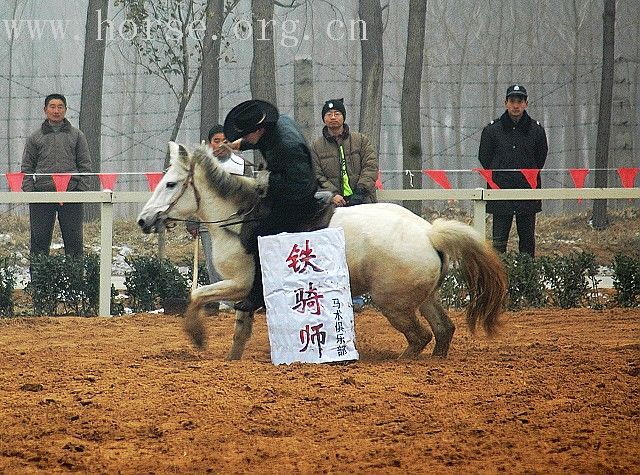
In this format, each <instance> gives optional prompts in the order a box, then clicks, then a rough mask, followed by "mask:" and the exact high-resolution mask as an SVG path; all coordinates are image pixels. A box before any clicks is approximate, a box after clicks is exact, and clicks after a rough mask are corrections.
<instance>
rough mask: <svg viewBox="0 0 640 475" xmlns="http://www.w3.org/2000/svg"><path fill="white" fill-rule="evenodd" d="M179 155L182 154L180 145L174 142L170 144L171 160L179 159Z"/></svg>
mask: <svg viewBox="0 0 640 475" xmlns="http://www.w3.org/2000/svg"><path fill="white" fill-rule="evenodd" d="M179 153H180V147H179V145H178V144H177V143H175V142H173V141H171V142H169V157H171V160H174V159H176V158H178V154H179Z"/></svg>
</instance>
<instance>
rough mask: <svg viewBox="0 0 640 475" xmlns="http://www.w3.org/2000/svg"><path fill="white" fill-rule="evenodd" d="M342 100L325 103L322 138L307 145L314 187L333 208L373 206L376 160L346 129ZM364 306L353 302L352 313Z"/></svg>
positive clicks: (364, 143) (363, 142)
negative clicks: (327, 193)
mask: <svg viewBox="0 0 640 475" xmlns="http://www.w3.org/2000/svg"><path fill="white" fill-rule="evenodd" d="M346 117H347V112H346V109H345V107H344V100H343V99H329V100H328V101H326V102H325V103H324V105H323V107H322V121H323V122H324V125H325V126H324V128H323V129H322V137H319V138H317V139H316V140H314V141H313V142H312V144H311V156H312V157H313V166H314V169H315V173H316V177H317V178H318V183H320V188H321V189H323V190H327V191H330V192H331V193H332V195H333V197H332V202H333V204H335V205H336V206H353V205H359V204H363V203H375V202H376V201H377V200H376V190H375V183H376V178H377V176H378V157H377V155H376V151H375V150H374V148H373V145H372V144H371V142H370V141H369V138H368V137H367V136H366V135H364V134H361V133H358V132H354V131H352V130H350V129H349V126H348V125H347V124H346V123H345V119H346ZM363 306H364V299H363V298H362V296H356V297H354V298H353V307H354V309H355V310H356V311H358V310H361V309H362V307H363Z"/></svg>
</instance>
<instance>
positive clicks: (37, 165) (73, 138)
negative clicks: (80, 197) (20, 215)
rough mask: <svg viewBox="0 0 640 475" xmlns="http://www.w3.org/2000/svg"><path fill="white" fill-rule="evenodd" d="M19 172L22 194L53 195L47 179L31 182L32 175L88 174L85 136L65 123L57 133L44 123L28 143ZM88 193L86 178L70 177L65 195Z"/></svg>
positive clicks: (50, 181) (37, 177) (52, 188)
mask: <svg viewBox="0 0 640 475" xmlns="http://www.w3.org/2000/svg"><path fill="white" fill-rule="evenodd" d="M21 171H22V172H23V173H25V174H26V175H25V177H24V180H23V182H22V190H23V191H56V187H55V185H54V183H53V179H52V178H51V177H50V176H36V177H35V179H34V176H33V175H32V173H74V172H79V173H91V157H90V156H89V146H88V145H87V139H86V137H85V136H84V133H82V131H81V130H78V129H77V128H75V127H74V126H72V125H71V123H70V122H69V121H68V120H67V119H64V122H63V124H62V127H61V128H60V130H58V131H57V132H56V131H54V129H53V127H51V125H50V124H49V121H47V120H45V121H44V122H43V123H42V125H41V126H40V128H39V129H38V130H36V131H35V132H34V133H33V134H31V136H30V137H29V138H28V139H27V143H26V144H25V147H24V153H23V154H22V167H21ZM88 189H89V180H88V177H87V176H73V177H71V180H70V181H69V185H68V186H67V191H86V190H88Z"/></svg>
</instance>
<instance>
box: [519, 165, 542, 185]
mask: <svg viewBox="0 0 640 475" xmlns="http://www.w3.org/2000/svg"><path fill="white" fill-rule="evenodd" d="M520 173H522V174H523V175H524V177H525V178H526V179H527V182H529V186H530V187H531V189H532V190H535V189H536V188H537V187H538V173H540V170H539V169H537V168H521V169H520Z"/></svg>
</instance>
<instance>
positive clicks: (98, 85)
mask: <svg viewBox="0 0 640 475" xmlns="http://www.w3.org/2000/svg"><path fill="white" fill-rule="evenodd" d="M108 10H109V0H89V6H88V7H87V24H86V27H85V43H84V62H83V65H82V93H81V96H80V118H79V121H78V127H79V128H80V130H82V131H83V132H84V134H85V135H86V137H87V144H88V145H89V153H90V154H91V166H92V169H93V172H94V173H98V172H99V171H100V168H101V167H100V162H101V157H100V141H101V139H102V83H103V80H104V54H105V46H106V45H105V43H106V40H105V39H104V38H105V37H106V23H105V22H103V23H102V24H99V23H98V21H99V19H100V18H104V19H106V18H107V15H108ZM98 31H100V32H101V34H100V35H98ZM98 38H102V39H98ZM91 182H92V189H99V186H98V179H97V177H93V178H92V180H91ZM99 216H100V208H99V207H98V205H88V206H86V207H85V215H84V217H85V221H93V220H96V219H98V218H99Z"/></svg>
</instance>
